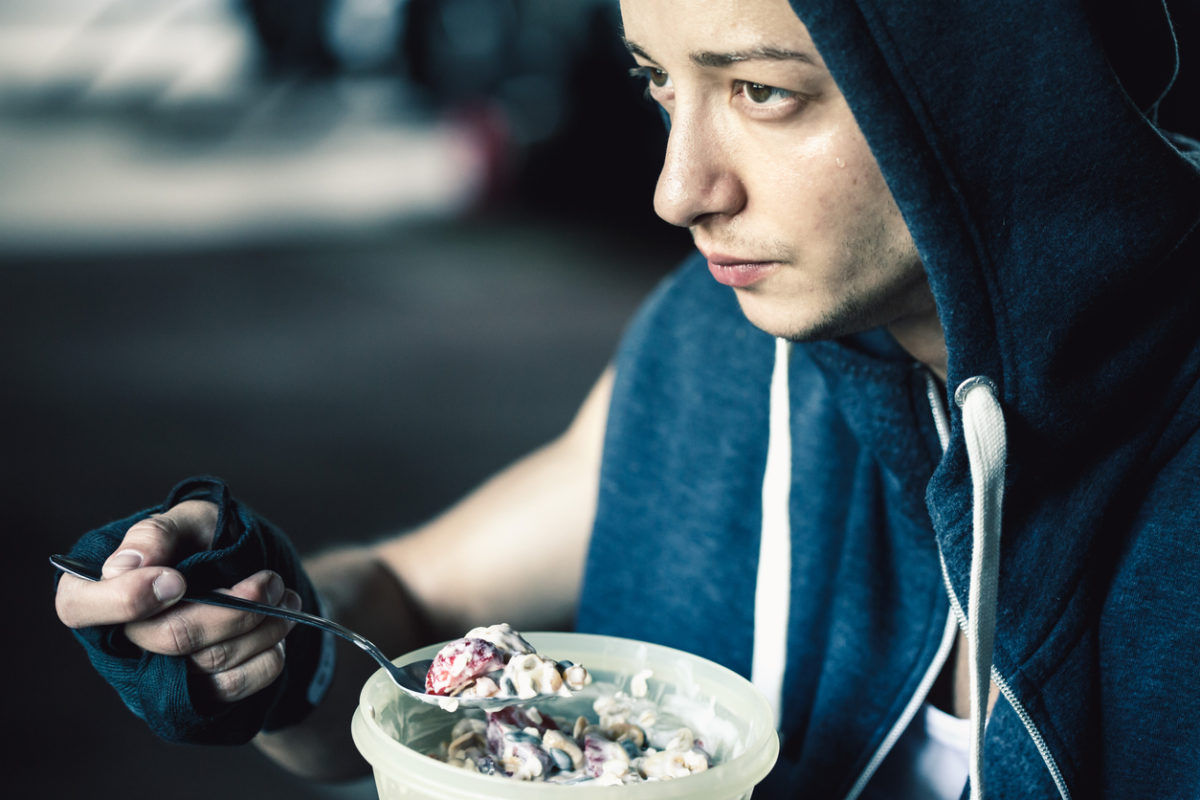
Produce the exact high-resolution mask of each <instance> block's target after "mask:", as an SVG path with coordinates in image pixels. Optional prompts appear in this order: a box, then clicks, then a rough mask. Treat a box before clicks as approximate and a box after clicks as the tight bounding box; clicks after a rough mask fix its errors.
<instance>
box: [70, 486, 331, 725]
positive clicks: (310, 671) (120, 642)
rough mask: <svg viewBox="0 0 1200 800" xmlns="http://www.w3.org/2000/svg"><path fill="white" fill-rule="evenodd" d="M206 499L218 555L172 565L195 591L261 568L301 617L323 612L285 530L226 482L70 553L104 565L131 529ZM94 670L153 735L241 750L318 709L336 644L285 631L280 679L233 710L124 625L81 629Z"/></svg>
mask: <svg viewBox="0 0 1200 800" xmlns="http://www.w3.org/2000/svg"><path fill="white" fill-rule="evenodd" d="M192 499H199V500H209V501H211V502H213V503H215V504H216V505H217V507H218V509H219V516H218V518H217V532H216V537H215V539H214V540H213V544H212V549H211V550H208V551H205V552H201V553H196V554H194V555H191V556H189V557H187V558H185V559H184V560H183V561H181V562H179V563H178V564H176V565H174V566H175V568H176V569H178V570H179V571H180V572H181V573H183V575H184V578H185V579H186V580H187V585H188V590H189V591H207V590H212V589H218V588H228V587H230V586H232V585H233V584H235V583H237V582H239V581H241V580H243V579H244V578H247V577H249V576H250V575H252V574H254V573H255V572H258V571H259V570H263V569H270V570H274V571H275V572H277V573H279V575H280V576H282V578H283V582H284V585H286V586H287V587H289V588H291V589H294V590H295V591H297V592H298V593H299V594H300V597H301V599H302V600H303V606H302V608H303V610H305V611H309V612H312V613H319V612H320V609H319V608H318V600H317V595H316V592H315V590H314V589H313V586H312V583H311V582H310V581H309V579H308V576H307V575H306V574H305V573H304V570H303V569H302V568H301V566H300V559H299V557H298V556H297V554H296V551H295V549H294V548H293V547H292V544H291V542H289V541H288V539H287V537H286V536H285V535H284V533H283V532H282V531H281V530H279V529H278V528H276V527H275V526H273V525H272V524H271V523H269V522H267V521H266V520H264V519H262V518H261V517H258V516H256V515H255V514H254V513H253V512H252V511H250V510H249V509H248V508H246V507H245V506H244V505H242V504H240V503H238V502H237V501H236V500H234V499H233V497H232V496H231V495H230V492H229V489H228V488H227V487H226V486H225V484H224V483H222V482H221V481H219V480H217V479H215V478H208V477H200V478H190V479H188V480H185V481H183V482H182V483H180V484H179V485H178V486H176V487H175V488H174V489H172V490H171V493H170V494H169V495H168V496H167V499H166V502H164V503H163V504H162V505H161V506H158V507H155V508H150V509H146V510H145V511H142V512H141V513H139V514H136V515H134V516H132V517H128V518H126V519H122V520H117V521H116V522H112V523H109V524H108V525H106V526H104V527H102V528H99V529H97V530H94V531H92V532H91V533H88V534H87V535H85V536H84V537H83V538H82V539H80V540H79V541H78V542H77V543H76V544H75V547H74V548H72V550H71V553H70V555H71V556H73V557H75V558H79V559H81V560H84V561H88V562H91V563H94V564H97V565H98V564H101V563H103V562H104V560H105V559H107V558H108V556H109V555H111V554H112V553H113V551H115V550H116V549H117V546H118V545H119V544H120V543H121V540H122V539H123V538H124V536H125V532H126V531H127V530H128V529H129V527H130V526H131V525H133V524H134V523H135V522H138V521H139V520H142V519H145V518H146V517H148V516H150V515H151V514H158V513H163V512H165V511H166V510H167V509H169V508H171V507H172V506H174V505H176V504H178V503H180V502H182V501H184V500H192ZM74 633H75V636H76V638H77V639H78V640H79V641H80V642H81V643H82V644H83V646H84V649H85V650H86V651H87V655H88V658H89V659H90V660H91V662H92V665H93V666H94V667H95V668H96V671H97V672H99V673H100V675H101V676H102V677H103V678H104V679H105V680H106V681H108V682H109V684H111V685H112V687H113V688H114V689H116V691H117V694H118V695H120V697H121V700H123V701H124V702H125V705H126V706H128V707H129V709H130V710H131V711H133V713H134V714H136V715H137V716H138V717H140V718H141V719H143V720H145V722H146V724H147V725H149V726H150V729H151V730H152V731H153V732H154V733H155V734H157V735H158V736H160V737H161V738H163V739H166V740H167V741H171V742H186V743H193V744H243V743H245V742H248V741H250V739H252V738H253V737H254V735H255V734H256V733H258V732H259V731H260V730H265V731H271V730H278V729H280V728H286V727H288V726H289V725H292V724H295V723H296V722H299V721H300V720H302V719H303V718H304V717H305V716H306V715H307V714H308V713H309V711H311V710H312V709H313V707H315V705H316V704H317V703H319V702H320V699H321V696H322V695H323V694H324V690H325V688H326V687H327V686H328V684H329V679H330V678H331V677H332V669H333V664H332V657H333V643H332V640H331V637H329V635H328V634H323V633H322V632H321V631H319V630H317V629H315V628H312V627H310V626H307V625H296V626H295V627H294V628H293V629H292V631H291V633H289V634H288V637H287V640H286V645H285V651H286V665H285V667H284V670H283V674H282V675H280V676H279V678H278V679H277V680H275V682H274V683H272V684H271V685H270V686H268V687H267V688H265V689H263V690H262V691H259V692H256V693H255V694H253V695H251V696H250V697H247V698H245V699H243V700H240V701H238V702H236V703H224V702H221V701H218V700H216V699H215V698H212V697H211V696H209V694H208V693H207V692H206V691H205V689H204V683H203V679H204V676H203V675H200V674H199V673H197V672H196V671H194V669H191V668H189V660H188V659H187V658H183V657H177V656H163V655H157V654H154V653H147V652H144V651H142V650H140V649H139V648H137V647H136V646H134V645H133V644H132V643H131V642H130V641H129V640H128V639H127V638H126V637H125V635H124V633H123V626H120V625H106V626H96V627H91V628H81V629H79V630H76V631H74Z"/></svg>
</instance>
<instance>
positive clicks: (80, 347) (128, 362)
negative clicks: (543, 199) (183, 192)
mask: <svg viewBox="0 0 1200 800" xmlns="http://www.w3.org/2000/svg"><path fill="white" fill-rule="evenodd" d="M611 233H612V232H611V231H604V230H602V229H599V228H591V227H584V226H577V225H568V224H561V223H560V224H547V223H545V222H541V223H539V222H537V221H535V220H517V219H510V220H506V221H491V222H482V221H473V222H472V221H468V222H457V223H455V222H443V223H428V224H413V225H410V226H398V227H396V228H395V229H393V230H392V231H390V232H389V233H387V234H375V235H372V236H365V237H360V238H358V239H356V240H352V241H350V242H347V241H326V242H310V243H308V244H307V245H303V246H301V245H295V246H270V247H267V246H263V247H260V248H242V249H238V250H222V249H216V250H210V251H204V250H200V251H189V252H186V253H180V254H174V255H171V254H169V253H159V254H157V255H142V256H136V255H130V256H118V255H116V254H112V253H109V254H106V255H103V256H99V257H88V256H82V255H80V256H71V257H61V256H60V257H47V256H44V255H43V256H38V257H24V258H18V257H9V258H7V259H5V261H4V263H3V264H2V265H0V270H2V272H0V281H2V283H3V292H2V295H0V296H2V298H3V299H2V300H0V304H2V312H3V313H2V315H0V330H2V331H3V335H2V336H0V341H2V342H3V366H4V375H5V381H4V386H5V388H4V392H3V401H2V411H3V419H4V420H5V421H6V424H5V430H6V436H5V448H4V450H5V454H6V458H5V459H4V464H3V469H4V474H3V481H2V485H3V491H4V495H3V498H2V502H0V520H2V523H0V524H2V526H3V527H2V528H0V529H2V530H3V531H4V534H5V536H6V538H7V539H8V541H9V542H10V544H11V545H14V546H15V547H16V554H15V558H12V559H10V560H9V562H8V563H9V564H10V565H12V566H13V567H14V570H13V575H12V577H13V579H11V580H9V581H7V582H6V584H5V590H4V593H5V607H6V608H8V609H9V610H10V614H12V615H13V618H14V621H15V623H16V632H15V633H16V635H15V637H14V638H13V639H11V640H10V641H12V642H13V643H14V645H15V646H10V648H9V649H8V653H9V660H10V664H9V667H8V669H9V670H10V672H9V675H10V679H9V681H8V687H9V696H8V697H7V698H6V699H5V701H4V707H5V719H6V721H7V722H8V725H7V728H8V731H9V733H10V741H15V744H16V746H15V748H12V747H10V748H9V749H8V751H7V754H6V756H5V759H6V761H7V762H8V765H9V766H8V769H7V770H6V773H7V774H8V775H9V776H14V775H15V778H16V781H15V783H16V786H15V787H14V788H15V791H16V793H15V794H9V796H10V797H39V796H41V797H76V796H87V797H95V798H107V797H113V798H116V797H142V796H149V795H150V794H151V793H152V792H153V793H155V794H159V793H162V794H167V795H169V796H172V797H175V798H211V797H214V796H219V797H224V798H230V799H231V800H233V799H234V798H241V797H245V798H250V797H256V798H261V797H276V796H283V795H284V794H286V795H287V796H290V797H292V798H297V799H300V798H321V797H342V796H347V795H346V794H345V793H344V792H332V793H331V792H330V791H329V790H326V789H323V788H320V787H312V786H307V785H304V784H303V783H300V782H298V781H295V780H292V779H290V778H289V777H288V776H286V775H284V774H282V773H281V772H280V771H279V770H277V769H275V768H274V767H272V766H270V765H268V764H267V763H266V762H265V761H264V760H263V759H261V758H260V757H258V755H257V754H256V753H254V752H252V751H250V750H248V749H243V750H226V749H210V748H189V747H179V746H171V745H166V744H163V743H161V742H159V741H157V740H155V739H153V738H152V737H151V735H150V734H149V733H147V732H146V731H145V729H144V728H143V726H142V724H141V723H140V722H139V721H137V720H136V719H134V718H133V717H132V715H130V714H129V713H128V712H127V711H126V710H125V709H124V708H123V707H122V706H121V704H120V702H119V701H118V700H117V698H116V696H115V694H114V693H113V692H112V691H111V690H110V689H108V688H107V687H106V686H105V685H104V684H103V683H101V681H100V680H99V678H97V677H96V676H94V675H93V673H92V672H91V670H90V668H89V667H88V666H87V664H86V661H85V659H84V656H83V653H82V651H81V649H80V648H79V647H78V646H77V645H76V644H75V642H74V641H73V640H72V638H71V636H70V634H69V633H68V631H66V630H65V629H64V628H62V627H61V626H60V625H59V624H58V623H57V622H56V619H55V617H54V615H53V608H52V595H51V573H50V570H49V568H48V566H47V565H46V561H45V559H46V556H47V555H49V554H50V553H52V552H58V551H63V550H65V549H67V548H69V547H70V545H71V543H72V542H73V541H74V539H75V538H76V537H77V536H78V535H79V534H81V533H82V532H84V531H85V530H87V529H89V528H91V527H94V526H96V525H98V524H100V523H103V522H105V521H107V520H110V519H114V518H118V517H121V516H124V515H126V514H129V513H131V512H133V511H135V510H137V509H139V508H141V507H144V506H146V505H149V504H152V503H155V502H157V501H158V500H159V499H160V498H161V497H162V496H163V494H164V493H165V492H166V491H167V490H168V489H169V488H170V486H171V485H172V484H173V483H174V482H175V481H176V480H178V479H179V478H182V477H185V476H187V475H191V474H195V473H210V474H216V475H220V476H222V477H224V478H225V479H226V480H228V481H229V483H230V484H231V485H232V487H233V488H234V490H235V491H236V492H237V494H238V495H239V496H240V497H241V498H243V499H244V500H246V501H247V502H249V503H250V504H251V505H253V506H254V507H255V508H256V509H257V510H259V511H260V512H261V513H263V514H264V515H266V516H268V517H270V518H272V519H273V520H274V521H276V522H277V523H279V524H280V525H282V526H283V527H284V528H285V529H286V530H287V531H288V532H289V533H290V534H291V536H292V537H293V538H294V540H295V541H296V542H297V544H298V545H299V547H300V548H301V549H302V550H306V551H311V550H312V549H314V548H317V547H320V546H321V545H323V544H325V543H329V542H338V541H352V540H362V539H368V538H372V537H374V536H377V535H380V534H383V533H386V532H389V531H396V530H401V529H404V528H405V527H406V526H411V525H414V524H416V523H418V522H420V521H421V520H423V519H425V518H427V517H429V516H430V515H431V514H433V513H435V512H436V511H438V510H439V509H441V508H443V507H444V506H445V505H446V504H447V503H448V502H450V501H452V500H453V499H455V498H456V497H458V496H459V495H460V494H461V493H462V492H463V491H465V490H467V489H468V488H470V487H471V486H472V485H474V484H475V483H476V482H478V481H479V480H480V479H482V478H484V477H486V476H487V475H488V474H489V473H491V472H492V471H493V470H495V469H497V468H499V467H501V466H502V465H504V464H505V463H506V462H508V461H509V460H510V459H512V458H513V457H515V456H517V455H519V454H521V453H523V452H524V451H526V450H527V449H529V448H530V447H532V446H535V445H536V444H538V443H541V442H543V441H545V440H546V439H547V438H548V437H550V436H553V435H554V434H555V433H556V432H558V431H559V430H560V429H561V428H562V427H563V426H564V425H565V424H566V423H567V422H568V420H569V418H570V416H571V414H572V412H573V410H574V409H575V407H576V405H577V404H578V402H579V401H580V400H581V399H582V397H583V395H584V393H585V392H586V390H587V389H588V387H589V385H590V383H591V382H592V381H593V380H594V378H595V377H596V376H597V375H598V374H599V372H600V371H601V369H602V368H603V367H604V365H605V363H606V361H607V359H608V358H609V356H610V354H611V351H612V348H613V346H614V344H615V343H616V341H617V338H618V336H619V332H620V330H621V328H622V326H623V325H624V324H625V323H626V321H627V319H628V316H629V314H630V313H631V312H632V310H633V309H634V308H635V306H636V304H637V303H638V301H639V300H640V299H641V297H642V296H643V295H644V293H645V292H646V291H647V290H648V289H649V287H650V286H651V285H652V284H653V283H654V282H655V281H656V280H657V279H658V277H659V276H661V275H662V274H663V272H664V271H665V270H666V269H667V268H668V267H669V266H670V265H671V263H672V262H673V261H674V259H675V258H676V257H677V255H678V253H679V249H678V248H677V246H676V242H675V240H671V241H670V242H669V243H664V241H654V242H645V241H642V242H639V241H635V240H629V239H622V237H617V236H613V235H611ZM10 786H11V779H10ZM347 791H350V792H352V793H353V794H351V795H349V796H356V797H357V796H370V789H369V787H367V788H363V787H357V788H352V789H350V790H347ZM363 792H366V794H365V795H364V794H363Z"/></svg>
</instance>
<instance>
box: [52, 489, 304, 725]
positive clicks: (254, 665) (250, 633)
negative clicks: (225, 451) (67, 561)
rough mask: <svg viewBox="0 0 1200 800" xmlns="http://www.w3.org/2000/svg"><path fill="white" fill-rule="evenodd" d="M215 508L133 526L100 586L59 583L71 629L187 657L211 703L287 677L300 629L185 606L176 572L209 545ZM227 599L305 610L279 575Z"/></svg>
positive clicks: (62, 615) (183, 506) (174, 511)
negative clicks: (287, 648)
mask: <svg viewBox="0 0 1200 800" xmlns="http://www.w3.org/2000/svg"><path fill="white" fill-rule="evenodd" d="M216 522H217V507H216V506H215V505H214V504H213V503H210V502H207V501H203V500H186V501H184V502H182V503H179V504H178V505H176V506H174V507H172V508H171V509H170V510H169V511H167V512H166V513H164V514H158V515H155V516H153V517H150V518H148V519H144V520H142V521H141V522H138V523H136V524H134V525H133V526H131V527H130V528H129V530H128V531H127V532H126V534H125V536H124V538H123V539H122V541H121V545H120V546H119V547H118V548H117V549H116V551H114V552H113V554H112V555H111V556H109V558H108V559H107V560H106V561H105V562H104V566H103V576H104V577H103V579H102V580H101V581H99V582H96V583H92V582H89V581H85V580H82V579H80V578H76V577H74V576H71V575H63V576H62V578H61V579H60V581H59V585H58V594H57V596H56V597H55V607H56V609H57V612H58V617H59V619H60V620H62V622H63V623H64V624H66V625H67V626H69V627H72V628H83V627H89V626H94V625H123V626H124V632H125V635H126V637H127V638H128V639H129V641H130V642H132V643H133V644H134V645H136V646H137V647H140V648H142V649H143V650H147V651H149V652H152V653H160V654H163V655H170V656H184V657H187V658H188V659H190V661H191V663H192V665H193V666H194V667H195V669H196V671H197V672H199V673H200V674H204V675H207V676H208V680H209V686H210V689H211V693H212V697H214V698H215V699H217V700H220V701H223V702H234V701H237V700H241V699H242V698H244V697H247V696H249V695H251V694H253V693H255V692H257V691H259V690H260V689H263V688H265V687H267V686H268V685H270V684H271V683H272V682H273V681H274V680H275V679H276V678H277V677H279V674H280V673H281V672H282V670H283V664H284V650H283V639H284V637H285V636H287V634H288V631H290V630H291V629H292V626H293V625H294V624H295V623H293V622H289V621H287V620H281V619H276V618H274V617H264V616H261V615H258V614H251V613H248V612H245V611H235V610H233V609H226V608H219V607H214V606H205V605H199V604H194V603H180V602H179V600H180V598H181V597H182V596H183V593H184V591H185V589H186V585H185V582H184V578H183V576H182V575H181V574H180V573H179V572H178V571H176V570H175V569H173V568H172V565H173V564H176V563H178V562H179V561H180V560H182V559H183V558H185V557H187V556H188V555H191V554H192V553H196V552H199V551H202V550H207V549H209V547H210V546H211V544H212V541H213V536H214V534H215V530H216ZM228 591H229V593H230V594H233V595H236V596H238V597H243V598H246V599H247V600H257V601H259V602H263V603H270V604H271V605H281V604H282V605H286V606H288V607H289V608H294V609H298V608H299V607H300V596H299V595H298V594H297V593H296V592H295V591H293V590H291V589H287V588H285V587H284V585H283V580H282V579H281V578H280V577H279V575H278V574H276V573H274V572H271V571H270V570H262V571H260V572H257V573H255V574H254V575H251V576H250V577H248V578H246V579H245V580H243V581H241V582H240V583H238V584H236V585H235V586H232V587H230V588H229V590H228Z"/></svg>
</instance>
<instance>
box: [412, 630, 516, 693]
mask: <svg viewBox="0 0 1200 800" xmlns="http://www.w3.org/2000/svg"><path fill="white" fill-rule="evenodd" d="M507 661H508V654H507V653H504V652H503V651H501V650H500V649H499V648H497V647H496V646H495V645H494V644H492V643H491V642H488V641H485V640H484V639H456V640H455V641H453V642H450V643H449V644H447V645H446V646H445V647H443V648H442V649H441V650H439V651H438V654H437V655H436V656H434V658H433V663H432V664H430V665H429V672H427V673H425V691H427V692H429V693H430V694H441V695H445V694H450V693H451V692H453V691H455V690H456V689H459V688H462V687H464V686H467V685H468V684H470V683H472V682H474V681H475V679H476V678H478V677H480V676H482V675H486V674H488V673H489V672H492V671H494V670H498V669H503V668H504V665H505V663H506V662H507Z"/></svg>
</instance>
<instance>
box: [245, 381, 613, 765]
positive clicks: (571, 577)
mask: <svg viewBox="0 0 1200 800" xmlns="http://www.w3.org/2000/svg"><path fill="white" fill-rule="evenodd" d="M611 385H612V374H611V372H606V373H605V374H604V375H603V376H602V377H601V378H600V380H599V381H598V382H597V383H596V386H595V387H594V388H593V390H592V392H591V393H590V394H589V396H588V398H587V400H586V401H585V402H584V404H583V407H582V408H581V409H580V412H579V414H578V415H577V416H576V418H575V420H574V421H573V422H572V424H571V426H570V428H569V429H568V430H567V431H566V432H565V433H564V434H563V435H562V436H560V437H559V438H558V439H556V440H554V441H553V442H551V443H550V444H548V445H546V446H545V447H543V448H541V449H539V450H536V451H534V452H533V453H531V454H530V455H528V456H526V457H525V458H523V459H521V460H520V461H517V462H516V463H515V464H513V465H511V466H510V467H508V468H507V469H505V470H503V471H502V472H500V473H499V474H497V475H496V476H495V477H493V478H492V479H490V480H488V481H487V482H485V483H484V484H483V485H482V486H480V487H479V488H478V489H476V490H475V491H474V492H472V493H471V494H470V495H468V496H467V497H466V498H464V499H463V500H462V501H461V502H459V503H458V504H456V505H455V506H454V507H453V508H451V509H449V510H448V511H447V512H445V513H444V514H442V515H440V516H439V517H437V518H436V519H433V520H431V521H430V522H428V523H426V524H425V525H422V526H421V527H420V528H418V529H417V530H414V531H412V532H410V533H407V534H403V535H400V536H396V537H394V538H392V539H389V540H386V541H384V542H381V543H379V544H378V545H376V546H374V547H369V548H368V547H362V548H353V549H344V550H338V551H333V552H330V553H327V554H325V555H322V556H320V557H317V558H314V559H311V560H309V561H307V562H305V568H306V570H307V571H308V573H309V575H310V577H311V578H312V581H313V584H314V585H315V586H316V588H317V591H318V592H319V593H320V594H321V595H322V597H323V598H324V599H325V601H326V604H327V606H328V608H327V611H328V612H329V613H330V614H331V615H332V616H333V618H334V619H336V620H337V621H339V622H341V623H342V624H344V625H346V626H347V627H349V628H351V629H352V630H355V631H358V632H359V633H362V634H363V635H365V636H366V637H367V638H369V639H371V640H372V641H374V642H375V643H376V644H378V645H379V646H380V647H381V648H382V649H383V651H384V652H385V653H387V654H388V655H389V656H393V657H394V656H398V655H401V654H403V653H405V652H408V651H409V650H412V649H414V648H416V647H420V646H422V645H425V644H430V643H432V642H435V641H441V640H444V639H450V638H453V637H456V636H461V635H462V633H463V631H466V630H468V629H469V628H471V627H474V626H476V625H482V624H491V623H495V622H508V623H510V624H512V625H514V626H515V627H518V628H524V629H526V630H541V629H546V628H555V627H562V626H565V625H567V624H569V623H570V621H571V616H572V613H573V612H574V609H575V602H576V598H577V597H578V594H579V585H580V581H581V578H582V572H583V561H584V555H585V552H586V549H587V541H588V536H589V534H590V531H591V524H592V518H593V515H594V513H595V500H596V493H597V488H598V485H599V484H598V481H599V467H600V450H601V445H602V440H603V434H604V423H605V419H606V417H607V410H608V397H609V393H610V389H611ZM339 646H340V647H341V650H339V653H338V667H337V673H336V677H335V679H334V683H333V685H332V686H331V687H330V690H329V695H328V696H327V697H326V699H325V700H324V702H322V703H321V705H320V707H319V708H317V709H316V710H315V711H314V712H313V713H312V714H311V715H310V716H309V718H308V719H306V720H305V721H304V722H303V723H302V724H300V725H297V726H295V727H294V728H289V729H287V730H286V731H280V732H277V733H273V734H260V735H259V736H258V738H257V739H256V742H257V743H258V745H259V747H260V748H261V749H262V750H263V751H264V752H265V753H267V754H268V755H269V756H271V757H272V758H273V759H275V760H276V761H277V762H279V763H280V764H281V765H282V766H284V767H285V768H287V769H289V770H291V771H293V772H296V773H298V774H300V775H304V776H307V777H310V778H318V779H329V780H333V779H339V778H346V777H353V776H355V775H359V774H364V773H365V772H366V769H367V768H366V763H365V762H364V761H363V760H362V759H361V758H360V756H359V755H358V752H357V750H356V749H355V747H354V744H353V741H352V739H351V738H350V717H351V714H352V713H353V711H354V708H355V706H356V705H357V703H358V692H359V690H360V689H361V688H362V685H363V683H364V682H365V681H366V679H367V678H368V677H369V676H370V674H371V673H372V672H373V671H374V670H375V669H376V666H375V664H374V662H372V661H371V659H370V658H368V657H366V656H365V655H363V654H362V653H361V652H360V651H358V650H357V649H356V648H354V646H353V645H349V644H343V643H339Z"/></svg>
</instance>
